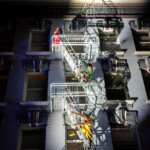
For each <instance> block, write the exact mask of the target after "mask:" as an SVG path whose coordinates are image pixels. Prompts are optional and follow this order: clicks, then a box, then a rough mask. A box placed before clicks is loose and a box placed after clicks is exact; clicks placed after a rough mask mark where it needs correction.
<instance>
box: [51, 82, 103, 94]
mask: <svg viewBox="0 0 150 150" xmlns="http://www.w3.org/2000/svg"><path fill="white" fill-rule="evenodd" d="M70 95H72V96H73V97H85V96H105V93H103V91H102V88H101V86H100V84H99V83H81V82H77V83H75V82H69V83H51V84H50V96H51V97H70Z"/></svg>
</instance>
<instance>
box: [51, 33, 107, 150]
mask: <svg viewBox="0 0 150 150" xmlns="http://www.w3.org/2000/svg"><path fill="white" fill-rule="evenodd" d="M57 37H58V35H53V36H52V41H54V40H55V38H57ZM59 38H60V39H61V41H60V42H53V43H52V51H53V52H56V51H57V52H59V53H61V55H62V59H65V60H66V61H67V62H68V64H69V66H70V68H71V69H72V71H73V72H75V73H76V72H80V70H81V69H82V68H85V64H84V63H83V59H82V57H80V56H79V55H78V54H77V53H76V52H75V50H74V48H73V47H74V46H83V47H84V53H83V55H84V56H87V58H85V59H86V60H88V61H90V62H93V61H95V60H96V59H97V58H98V57H99V52H100V50H99V45H100V44H99V39H98V37H97V36H88V35H86V36H85V35H59ZM79 81H80V82H76V83H51V85H50V104H51V107H52V101H53V100H54V101H55V98H62V99H63V100H64V108H65V110H66V112H67V114H68V116H69V118H70V120H71V122H72V124H77V123H79V121H80V120H79V118H78V116H76V115H72V114H71V112H75V113H79V114H80V113H81V112H80V111H79V110H80V109H81V108H84V107H87V108H89V111H90V112H91V113H93V111H94V110H95V109H96V103H97V102H98V104H99V105H101V106H102V105H104V104H105V103H106V102H105V91H103V88H102V87H101V85H100V83H99V82H96V81H91V82H89V83H85V82H83V81H84V79H83V77H82V76H80V78H79ZM79 97H86V98H87V99H88V102H87V103H85V104H79V103H78V102H77V100H76V98H79ZM99 108H100V107H99ZM51 110H52V108H51ZM77 127H78V132H77V133H78V136H79V138H80V139H81V140H82V141H83V143H84V144H83V145H84V148H85V149H87V147H88V146H89V141H88V139H87V138H86V137H85V135H84V134H83V132H82V130H81V127H80V126H79V125H78V126H77Z"/></svg>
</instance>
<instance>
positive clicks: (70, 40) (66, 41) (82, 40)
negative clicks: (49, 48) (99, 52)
mask: <svg viewBox="0 0 150 150" xmlns="http://www.w3.org/2000/svg"><path fill="white" fill-rule="evenodd" d="M57 37H58V35H53V36H52V41H54V39H55V38H57ZM59 38H61V41H62V43H63V45H70V44H71V45H72V44H73V45H87V44H92V45H99V38H98V37H97V36H91V35H59ZM56 44H60V43H59V42H58V43H55V45H56ZM52 45H54V44H53V43H52Z"/></svg>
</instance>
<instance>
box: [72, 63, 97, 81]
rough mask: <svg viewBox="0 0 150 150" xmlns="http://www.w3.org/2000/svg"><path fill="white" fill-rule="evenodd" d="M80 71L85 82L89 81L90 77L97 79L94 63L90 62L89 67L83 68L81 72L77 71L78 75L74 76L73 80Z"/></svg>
mask: <svg viewBox="0 0 150 150" xmlns="http://www.w3.org/2000/svg"><path fill="white" fill-rule="evenodd" d="M79 73H80V74H81V76H82V77H83V79H84V81H85V82H89V80H90V79H91V80H95V79H94V76H93V68H92V64H88V67H86V68H83V69H81V70H80V72H76V75H75V77H74V78H72V80H77V79H78V76H79Z"/></svg>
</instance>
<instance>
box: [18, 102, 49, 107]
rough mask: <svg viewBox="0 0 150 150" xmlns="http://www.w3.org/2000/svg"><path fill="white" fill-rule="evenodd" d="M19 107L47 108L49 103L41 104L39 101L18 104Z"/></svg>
mask: <svg viewBox="0 0 150 150" xmlns="http://www.w3.org/2000/svg"><path fill="white" fill-rule="evenodd" d="M19 104H20V106H48V104H49V102H48V101H45V102H43V101H42V102H41V101H37V102H20V103H19Z"/></svg>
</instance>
